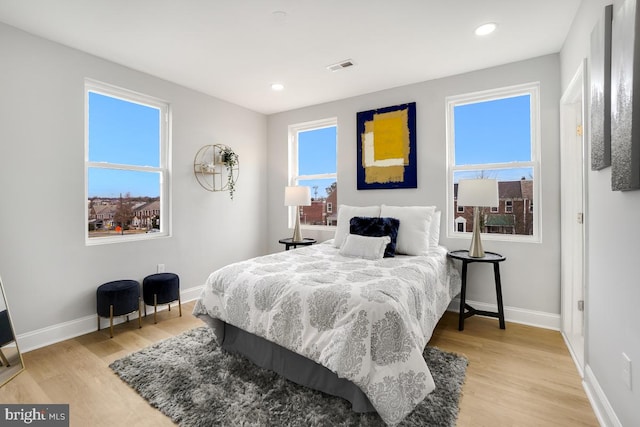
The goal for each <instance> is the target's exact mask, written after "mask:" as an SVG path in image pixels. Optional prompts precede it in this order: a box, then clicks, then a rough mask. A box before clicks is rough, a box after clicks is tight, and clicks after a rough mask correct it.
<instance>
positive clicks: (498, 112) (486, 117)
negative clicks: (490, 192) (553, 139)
mask: <svg viewBox="0 0 640 427" xmlns="http://www.w3.org/2000/svg"><path fill="white" fill-rule="evenodd" d="M454 118H455V120H454V126H455V128H454V131H455V141H456V145H455V164H456V166H463V165H473V164H479V163H506V162H513V161H524V162H526V161H530V160H531V125H530V96H529V95H522V96H516V97H511V98H503V99H497V100H492V101H486V102H478V103H473V104H466V105H458V106H456V107H455V108H454ZM485 175H488V176H486V177H488V178H495V179H498V180H502V181H507V180H518V179H521V178H522V177H525V178H528V179H529V178H532V175H533V170H532V169H531V168H525V169H522V168H509V169H503V170H500V171H496V170H492V171H489V172H485ZM476 177H478V171H472V172H456V173H455V174H454V181H455V182H457V181H458V179H460V178H476Z"/></svg>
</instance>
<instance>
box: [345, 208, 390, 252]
mask: <svg viewBox="0 0 640 427" xmlns="http://www.w3.org/2000/svg"><path fill="white" fill-rule="evenodd" d="M399 227H400V220H399V219H397V218H378V217H367V216H354V217H353V218H351V220H350V221H349V233H351V234H358V235H360V236H369V237H382V236H389V237H390V238H391V243H389V244H388V245H387V247H386V248H385V250H384V257H385V258H389V257H393V256H395V254H396V240H397V239H398V228H399Z"/></svg>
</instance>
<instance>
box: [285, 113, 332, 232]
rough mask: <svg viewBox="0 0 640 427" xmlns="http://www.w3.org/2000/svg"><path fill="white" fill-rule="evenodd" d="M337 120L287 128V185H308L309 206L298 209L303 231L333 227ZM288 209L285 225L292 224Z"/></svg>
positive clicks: (292, 219)
mask: <svg viewBox="0 0 640 427" xmlns="http://www.w3.org/2000/svg"><path fill="white" fill-rule="evenodd" d="M337 130H338V120H337V119H336V118H329V119H323V120H317V121H313V122H305V123H298V124H295V125H291V126H289V185H300V186H308V187H309V188H310V190H311V205H310V206H302V207H301V208H300V213H299V215H300V225H301V226H302V227H303V228H324V227H335V224H336V216H337V212H335V209H333V207H334V206H336V203H337V197H338V174H337V172H336V171H337ZM293 215H295V213H294V210H293V208H292V209H290V210H289V226H290V227H293V224H294V218H295V217H294V216H293Z"/></svg>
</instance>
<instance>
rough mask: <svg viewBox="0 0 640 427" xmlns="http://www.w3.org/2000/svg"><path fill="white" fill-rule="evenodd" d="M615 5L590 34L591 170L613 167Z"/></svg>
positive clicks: (606, 7) (606, 8)
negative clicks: (612, 123)
mask: <svg viewBox="0 0 640 427" xmlns="http://www.w3.org/2000/svg"><path fill="white" fill-rule="evenodd" d="M612 16H613V5H608V6H605V8H604V16H602V17H601V18H600V20H599V21H598V24H597V25H596V26H595V28H594V29H593V31H592V32H591V45H590V52H589V57H590V64H591V70H590V71H591V117H590V120H589V122H590V123H591V169H592V170H600V169H603V168H606V167H607V166H611V20H612Z"/></svg>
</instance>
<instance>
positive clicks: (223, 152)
mask: <svg viewBox="0 0 640 427" xmlns="http://www.w3.org/2000/svg"><path fill="white" fill-rule="evenodd" d="M193 173H194V175H195V177H196V179H197V180H198V184H200V186H201V187H202V188H204V189H205V190H207V191H229V193H230V196H231V198H232V199H233V193H234V191H235V184H236V181H237V180H238V176H239V174H240V160H239V158H238V155H237V154H236V153H235V152H234V151H233V150H232V149H231V147H229V146H228V145H224V144H212V145H205V146H204V147H202V148H200V150H198V152H197V153H196V156H195V158H194V160H193Z"/></svg>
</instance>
